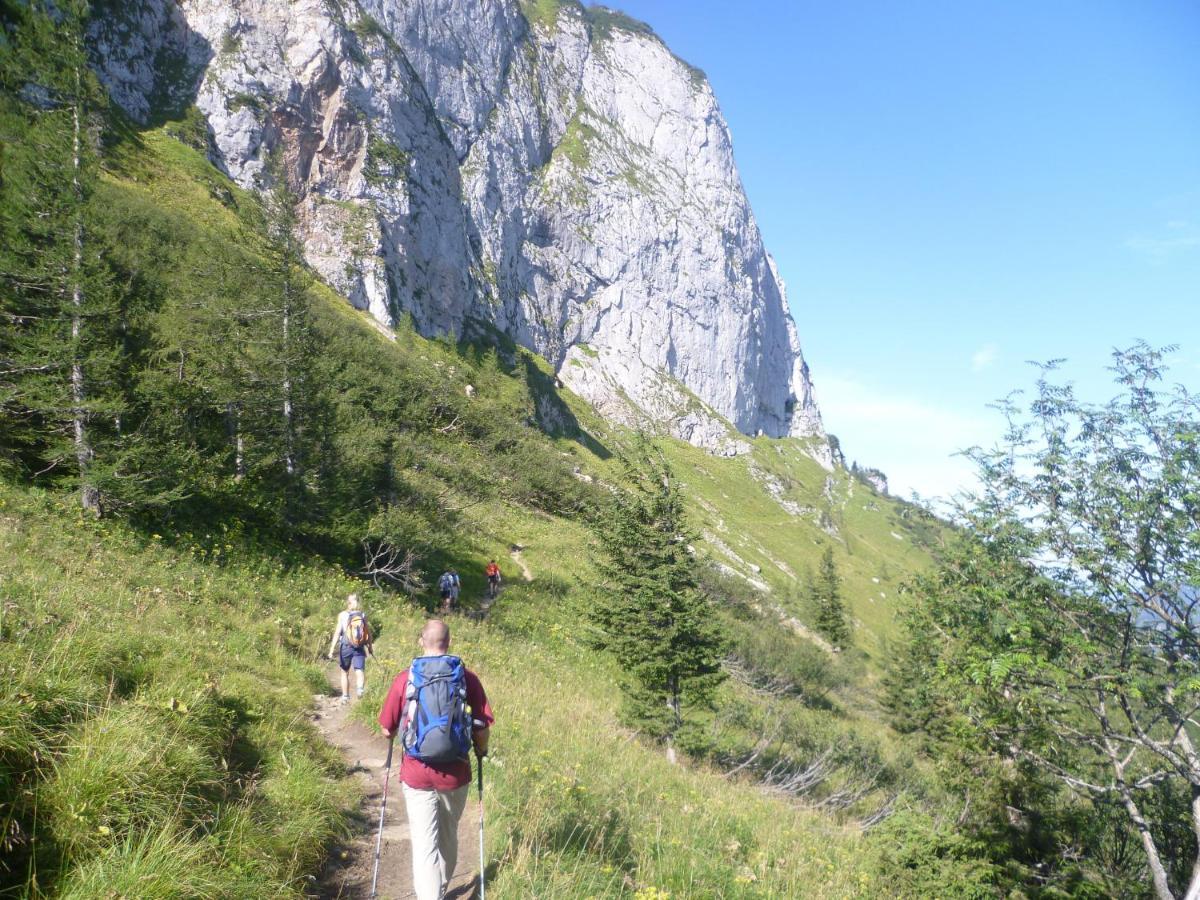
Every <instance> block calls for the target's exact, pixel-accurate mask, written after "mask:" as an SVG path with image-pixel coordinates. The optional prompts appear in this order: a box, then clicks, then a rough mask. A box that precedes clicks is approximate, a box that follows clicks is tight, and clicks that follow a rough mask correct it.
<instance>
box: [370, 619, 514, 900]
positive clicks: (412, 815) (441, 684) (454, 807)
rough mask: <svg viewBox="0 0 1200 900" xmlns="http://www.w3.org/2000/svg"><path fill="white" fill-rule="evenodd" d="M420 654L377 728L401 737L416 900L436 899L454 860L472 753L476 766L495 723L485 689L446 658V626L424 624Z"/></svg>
mask: <svg viewBox="0 0 1200 900" xmlns="http://www.w3.org/2000/svg"><path fill="white" fill-rule="evenodd" d="M418 643H419V644H420V647H421V656H419V657H417V658H416V659H414V660H413V662H412V667H411V668H410V669H408V670H407V671H404V672H401V673H400V674H399V675H397V676H396V680H395V681H393V682H392V687H391V690H389V691H388V695H387V699H386V700H384V701H383V709H382V710H380V712H379V725H380V727H381V728H382V729H383V734H384V737H387V738H391V737H392V736H393V735H397V734H398V735H399V736H400V743H401V750H402V752H403V753H404V759H403V760H402V761H401V763H400V783H401V785H402V787H403V790H404V805H405V807H406V808H407V809H408V828H409V836H410V840H411V841H412V861H413V889H414V890H415V891H416V895H417V900H441V898H442V896H443V894H444V892H445V890H446V885H448V884H449V883H450V879H451V878H452V877H453V875H454V866H455V864H456V863H457V861H458V820H459V819H460V818H461V817H462V812H463V807H464V806H465V805H466V802H467V791H468V789H469V787H470V785H471V760H470V751H471V748H472V745H474V749H475V755H476V756H477V757H478V758H479V759H480V765H482V759H483V757H485V756H487V746H488V729H489V728H490V727H491V725H492V722H493V721H494V719H493V717H492V709H491V707H490V706H489V705H488V701H487V695H486V694H485V693H484V690H483V685H482V684H481V683H480V681H479V678H478V677H477V676H476V675H475V673H474V672H470V671H468V670H467V668H466V667H465V666H464V665H463V662H462V660H461V659H459V658H458V657H457V656H450V655H448V654H447V651H448V650H449V649H450V627H449V626H448V625H447V624H446V623H445V622H443V621H441V620H440V619H430V620H429V621H428V622H426V623H425V627H424V628H423V629H422V630H421V637H420V639H419V641H418Z"/></svg>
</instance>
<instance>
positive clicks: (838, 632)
mask: <svg viewBox="0 0 1200 900" xmlns="http://www.w3.org/2000/svg"><path fill="white" fill-rule="evenodd" d="M812 605H813V608H814V612H815V614H816V626H817V630H818V631H820V632H821V634H823V635H825V637H826V638H828V639H829V642H830V643H831V644H833V646H835V647H838V648H839V649H844V648H845V647H847V646H849V643H850V625H849V623H848V622H847V620H846V606H845V604H844V603H843V602H842V577H841V575H839V574H838V570H837V563H835V562H834V560H833V548H832V547H830V546H828V545H826V547H825V552H824V553H822V554H821V566H820V568H819V569H818V570H817V576H816V578H815V579H814V580H813V585H812Z"/></svg>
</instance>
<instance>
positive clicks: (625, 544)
mask: <svg viewBox="0 0 1200 900" xmlns="http://www.w3.org/2000/svg"><path fill="white" fill-rule="evenodd" d="M638 463H640V465H639V466H634V465H633V464H630V463H627V464H626V472H627V478H628V481H629V483H630V486H629V487H628V488H627V489H625V490H622V491H621V492H620V494H619V495H618V496H616V497H615V498H614V499H613V502H612V503H610V504H609V506H608V509H607V511H606V512H605V513H604V514H603V515H602V516H601V520H600V523H599V528H598V530H597V534H598V536H599V539H600V547H601V549H602V554H601V557H600V559H599V561H598V564H599V568H600V571H601V574H602V583H601V591H600V596H599V598H598V600H597V601H596V603H595V604H594V606H593V608H592V610H591V621H592V623H593V624H594V625H595V626H596V627H597V631H598V637H597V640H596V643H597V645H598V646H599V647H601V648H603V649H607V650H609V651H611V652H612V653H613V654H614V655H615V656H616V658H617V660H618V661H619V663H620V665H621V669H622V672H623V673H624V675H623V679H622V682H623V683H622V688H623V690H624V695H625V696H624V700H625V702H624V709H623V716H624V718H625V720H626V721H627V722H628V724H630V725H631V726H633V727H635V728H637V729H639V730H640V731H642V732H643V733H645V734H648V735H650V736H652V737H655V738H658V739H660V740H663V741H664V742H665V743H666V745H667V752H668V755H669V756H670V757H671V758H672V759H673V758H674V743H675V739H676V736H677V735H678V734H679V731H680V729H681V728H682V727H683V726H684V724H685V713H686V711H687V709H688V708H690V707H696V706H706V705H709V704H710V703H711V700H712V696H713V692H714V690H715V689H716V687H717V685H718V684H720V682H721V681H722V680H723V678H724V673H723V672H722V669H721V660H722V658H723V656H724V653H725V641H724V639H723V637H722V636H721V634H720V632H719V630H718V627H717V624H716V617H715V611H714V610H713V609H712V604H711V601H710V600H709V599H708V598H707V597H706V596H705V595H704V594H702V593H701V592H700V591H699V590H698V584H697V578H696V560H695V559H694V558H693V557H692V554H691V551H690V550H689V542H690V539H691V537H692V534H691V531H690V530H689V528H688V525H687V521H686V515H685V511H684V506H683V498H682V496H681V494H680V491H679V487H678V485H677V484H676V482H675V479H674V477H673V475H672V473H671V470H670V468H669V467H668V466H667V464H666V463H665V462H664V461H663V460H661V459H657V458H653V457H652V455H651V452H650V448H649V447H648V446H647V445H646V444H644V443H643V444H642V445H640V446H639V448H638Z"/></svg>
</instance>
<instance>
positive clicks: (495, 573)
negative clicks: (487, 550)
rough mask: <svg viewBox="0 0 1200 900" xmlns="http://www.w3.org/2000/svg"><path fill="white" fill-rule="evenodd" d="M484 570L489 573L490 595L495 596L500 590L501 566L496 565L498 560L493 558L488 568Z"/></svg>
mask: <svg viewBox="0 0 1200 900" xmlns="http://www.w3.org/2000/svg"><path fill="white" fill-rule="evenodd" d="M484 571H485V572H486V573H487V580H488V596H489V597H495V596H496V592H497V591H499V590H500V567H499V566H498V565H496V561H495V560H494V559H493V560H492V561H491V562H489V563H488V564H487V568H486V569H484Z"/></svg>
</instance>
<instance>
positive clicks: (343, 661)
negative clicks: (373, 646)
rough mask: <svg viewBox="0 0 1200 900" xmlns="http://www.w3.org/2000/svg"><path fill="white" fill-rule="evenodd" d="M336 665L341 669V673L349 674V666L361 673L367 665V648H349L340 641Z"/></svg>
mask: <svg viewBox="0 0 1200 900" xmlns="http://www.w3.org/2000/svg"><path fill="white" fill-rule="evenodd" d="M338 665H340V666H341V667H342V671H343V672H349V671H350V667H351V666H353V667H354V668H356V669H358V670H359V671H362V670H363V669H364V668H366V665H367V648H366V647H351V646H350V645H349V644H347V643H346V642H345V641H342V649H341V651H340V652H339V653H338Z"/></svg>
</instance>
